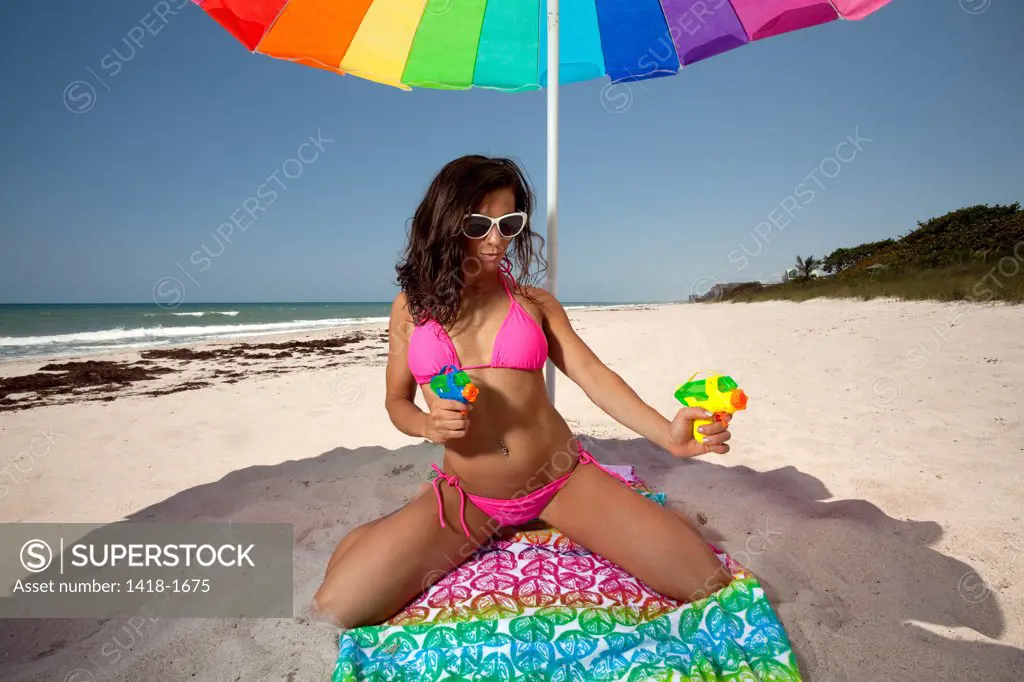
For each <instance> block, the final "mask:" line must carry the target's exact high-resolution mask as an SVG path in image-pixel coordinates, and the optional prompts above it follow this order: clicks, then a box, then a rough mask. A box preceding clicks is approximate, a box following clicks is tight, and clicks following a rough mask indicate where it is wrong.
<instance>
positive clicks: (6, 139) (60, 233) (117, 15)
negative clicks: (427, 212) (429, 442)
mask: <svg viewBox="0 0 1024 682" xmlns="http://www.w3.org/2000/svg"><path fill="white" fill-rule="evenodd" d="M169 2H170V5H171V6H179V5H181V4H182V0H169ZM155 4H156V3H155V2H154V3H146V4H139V3H129V2H127V1H126V0H113V1H112V2H87V3H77V2H76V3H59V5H60V7H58V6H57V4H54V3H20V4H11V3H4V5H3V6H2V9H0V73H2V79H3V84H4V86H5V88H4V90H5V92H4V95H5V96H4V103H3V105H2V107H0V302H3V303H20V302H40V303H42V302H136V301H137V302H145V301H151V300H152V297H153V292H154V287H155V286H157V287H159V286H166V283H167V282H170V281H171V280H168V279H165V278H171V277H173V278H176V279H178V280H180V281H181V283H182V285H183V287H184V290H185V291H184V296H185V301H187V302H210V301H231V302H236V301H310V300H315V301H382V300H390V298H391V297H393V296H394V294H395V293H396V291H397V288H396V287H395V284H394V279H395V277H394V264H395V261H396V258H397V257H398V254H399V253H400V251H401V249H402V246H403V242H404V237H405V229H406V221H407V220H408V218H409V217H410V216H411V215H412V213H413V211H414V209H415V206H416V204H417V202H418V200H419V199H420V197H421V195H422V192H423V191H424V189H425V188H426V186H427V184H428V183H429V181H430V179H431V177H432V175H433V173H435V172H436V171H437V170H438V169H439V168H440V167H441V166H442V165H443V164H444V163H445V162H447V161H448V160H450V159H452V158H454V157H456V156H459V155H462V154H465V153H483V154H493V155H505V156H511V157H513V158H516V159H517V160H519V161H520V162H521V163H522V164H523V165H524V167H525V169H526V171H527V173H528V175H529V176H530V178H531V180H532V182H533V184H534V187H535V189H536V190H537V195H538V211H537V213H536V214H535V216H534V219H535V225H536V226H537V228H538V229H539V230H541V231H543V229H544V210H545V208H544V207H545V202H546V196H545V194H546V192H545V189H546V184H547V180H546V164H545V145H546V140H545V133H546V128H545V125H546V124H545V116H546V102H545V95H544V93H543V92H537V93H519V94H503V93H495V92H489V91H481V90H475V91H471V92H432V91H416V92H412V93H409V92H402V91H399V90H395V89H392V88H388V87H385V86H381V85H377V84H374V83H369V82H365V81H362V80H359V79H356V78H352V77H338V76H334V75H332V74H329V73H327V72H322V71H320V70H317V69H311V68H306V67H302V66H298V65H294V64H290V63H287V62H284V61H279V60H274V59H271V58H269V57H265V56H262V55H252V54H250V53H248V52H247V51H246V50H245V49H244V47H242V45H241V44H240V43H237V42H236V41H235V40H234V39H233V38H232V37H231V36H230V35H229V34H227V33H226V32H225V31H224V30H223V29H221V28H220V27H219V26H218V25H217V24H216V23H215V22H214V21H213V20H212V19H210V18H209V17H208V16H207V15H205V14H204V13H203V12H202V11H200V10H199V9H198V8H196V7H194V6H192V5H191V4H188V5H187V6H185V7H184V9H182V10H181V11H180V12H179V13H178V14H176V15H174V16H168V17H167V23H166V24H162V25H160V24H157V25H155V26H153V30H158V32H157V34H156V35H149V34H148V33H147V34H146V35H145V37H144V38H143V39H142V40H141V42H142V47H141V48H136V49H135V51H134V54H132V53H131V52H130V51H129V49H128V47H126V43H125V42H123V40H124V38H125V36H127V35H129V34H130V33H131V32H132V30H133V29H134V28H135V27H138V26H140V22H141V20H142V19H143V17H144V16H145V15H146V14H147V13H148V12H149V11H150V10H151V9H152V5H155ZM979 9H983V10H984V11H981V12H980V13H971V12H969V11H966V10H975V11H977V10H979ZM150 16H152V15H150ZM1022 20H1024V5H1021V3H1019V2H1015V1H1014V0H959V1H958V0H894V1H893V2H892V3H891V4H890V5H889V6H888V7H886V8H884V9H882V10H881V11H880V12H878V13H877V14H875V15H873V16H871V17H868V18H867V19H866V20H864V21H861V22H834V23H832V24H829V25H825V26H821V27H818V28H814V29H809V30H805V31H800V32H796V33H790V34H787V35H784V36H780V37H776V38H771V39H769V40H766V41H762V42H759V43H753V44H750V45H747V46H745V47H743V48H741V49H739V50H734V51H732V52H730V53H727V54H724V55H720V56H718V57H715V58H713V59H711V60H707V61H704V62H701V63H699V64H696V65H694V66H692V67H688V68H686V69H684V70H683V72H682V73H681V74H679V75H678V76H676V77H672V78H662V79H656V80H654V81H648V82H645V83H635V84H631V85H629V86H628V88H627V86H615V87H613V88H608V87H606V85H605V82H604V81H593V82H590V83H581V84H574V85H570V86H566V87H564V88H563V90H562V96H561V108H562V120H561V151H560V154H561V170H560V175H559V177H560V207H559V214H560V220H559V225H560V228H559V248H560V260H559V291H558V293H559V296H560V298H562V299H563V300H566V301H638V300H678V299H685V298H686V297H687V296H688V295H689V293H690V292H691V290H693V289H694V288H698V289H702V288H704V287H706V286H708V285H709V284H712V283H714V282H715V281H742V280H753V279H772V278H775V277H777V276H778V275H779V274H780V273H781V272H782V271H783V270H784V269H785V268H786V267H787V266H789V265H790V264H791V263H792V262H793V260H794V257H795V255H796V254H797V253H800V254H803V255H808V254H815V255H818V256H823V255H825V254H827V253H828V252H830V251H831V250H833V249H835V248H837V247H840V246H850V245H854V244H857V243H860V242H863V241H867V240H874V239H880V238H885V237H890V236H898V235H900V234H903V233H905V232H906V231H908V230H910V229H912V228H913V227H915V225H916V222H917V221H918V220H925V219H928V218H930V217H933V216H936V215H940V214H942V213H945V212H947V211H949V210H953V209H956V208H960V207H962V206H965V205H971V204H977V203H1012V202H1014V201H1018V200H1022V199H1024V164H1021V163H1020V159H1021V154H1022V151H1024V126H1022V125H1021V124H1020V121H1021V111H1024V69H1021V64H1022V61H1021V58H1022V54H1021V49H1020V33H1019V31H1020V26H1021V25H1022V23H1024V22H1022ZM136 30H137V29H136ZM115 48H117V49H118V50H119V55H120V57H127V58H126V59H121V58H119V57H118V55H115V53H114V52H113V50H114V49H115ZM90 88H91V90H90ZM73 109H87V111H84V113H75V112H73V111H72V110H73ZM311 137H312V138H313V140H318V139H320V141H319V147H318V146H316V145H313V144H312V143H311V142H310V138H311ZM851 140H853V141H857V142H856V145H854V144H852V143H851ZM844 141H846V143H845V144H843V143H844ZM304 143H306V145H305V146H304V147H303V146H302V145H303V144H304ZM299 156H301V157H302V159H304V161H295V160H294V159H296V158H299ZM289 159H292V161H289ZM275 173H276V175H274V174H275ZM289 176H290V177H289ZM272 190H273V191H275V192H276V195H274V196H273V200H272V201H271V195H270V192H271V191H272ZM257 196H260V197H261V199H260V201H262V206H263V207H265V208H266V210H265V211H263V212H262V213H258V217H257V219H256V220H255V221H252V219H251V218H248V217H247V216H248V214H246V212H245V206H246V201H252V200H251V199H250V198H251V197H257ZM250 205H251V204H250ZM233 214H234V215H235V217H236V221H237V223H238V226H237V227H236V228H235V229H234V230H233V233H232V234H231V236H230V239H231V243H230V244H227V245H226V247H224V248H223V249H222V248H221V246H220V245H218V243H217V242H216V241H215V239H214V235H215V234H216V230H217V229H218V227H219V226H220V225H222V224H223V223H227V222H230V220H231V216H232V215H233ZM242 225H244V226H245V229H244V231H243V230H242V229H241V226H242ZM221 230H222V231H226V228H221ZM204 246H205V247H206V248H207V249H209V250H210V252H211V253H213V254H219V255H217V257H216V258H209V257H208V256H206V254H205V253H204V252H203V251H202V249H203V247H204ZM197 252H198V254H197ZM194 254H197V255H194ZM204 258H205V259H206V260H204ZM160 282H163V283H164V284H159V283H160Z"/></svg>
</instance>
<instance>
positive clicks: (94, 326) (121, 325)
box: [0, 303, 391, 359]
mask: <svg viewBox="0 0 1024 682" xmlns="http://www.w3.org/2000/svg"><path fill="white" fill-rule="evenodd" d="M390 308H391V304H390V303H192V304H182V305H180V306H178V307H177V308H174V309H168V308H160V307H159V306H156V305H154V304H152V303H125V304H116V305H106V304H95V305H93V304H78V305H0V359H12V358H24V357H33V356H41V355H77V354H82V353H93V352H102V351H110V350H124V349H132V348H151V347H157V346H165V345H172V344H173V345H178V344H190V343H196V342H200V341H210V340H215V339H231V338H238V337H242V336H264V335H269V334H282V333H289V332H308V331H317V330H323V329H331V328H335V327H345V326H352V325H358V324H367V323H375V322H387V320H388V315H389V313H390Z"/></svg>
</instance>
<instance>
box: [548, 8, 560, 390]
mask: <svg viewBox="0 0 1024 682" xmlns="http://www.w3.org/2000/svg"><path fill="white" fill-rule="evenodd" d="M558 82H559V77H558V0H548V92H547V95H548V231H547V250H548V253H547V261H548V270H547V290H548V292H549V293H550V294H551V295H552V296H557V295H558V285H557V278H558ZM546 370H547V377H546V379H547V388H548V397H549V398H550V400H551V402H552V403H554V402H555V373H556V371H557V370H556V368H555V365H554V363H553V362H551V360H548V361H547V367H546Z"/></svg>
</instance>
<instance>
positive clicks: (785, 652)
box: [332, 467, 801, 682]
mask: <svg viewBox="0 0 1024 682" xmlns="http://www.w3.org/2000/svg"><path fill="white" fill-rule="evenodd" d="M612 469H613V470H615V471H616V473H621V474H624V475H625V476H626V478H627V480H629V481H630V484H631V486H632V487H633V488H634V489H635V490H636V491H637V492H638V493H640V494H643V495H645V496H647V497H650V498H651V499H654V500H655V501H656V502H658V503H659V504H664V502H665V499H664V494H662V493H655V492H653V491H651V490H650V489H648V488H647V486H646V485H645V484H644V482H643V481H642V480H640V479H639V478H638V477H637V476H636V474H635V472H634V471H633V469H632V467H612ZM712 547H713V548H714V549H715V553H716V554H717V555H718V558H719V559H720V560H721V561H722V563H723V565H725V566H727V567H728V568H729V571H730V572H731V573H732V575H733V581H732V582H731V583H730V584H729V585H728V586H726V587H724V588H722V589H721V590H719V591H718V592H715V593H713V594H711V595H710V596H708V597H706V598H704V599H701V600H699V601H694V602H689V603H682V602H677V601H674V600H672V599H668V598H667V597H665V596H663V595H661V594H658V593H657V592H654V591H653V590H651V589H650V588H648V587H647V586H646V585H644V584H643V583H641V582H640V581H638V580H637V579H636V578H634V577H632V576H631V575H629V574H628V573H626V572H625V571H623V570H622V569H620V568H619V567H617V566H616V565H615V564H613V563H611V562H609V561H607V560H605V559H603V558H602V557H600V556H598V555H596V554H593V553H591V552H588V551H587V550H585V549H583V548H582V547H580V546H578V545H576V544H574V543H573V542H572V541H571V540H570V539H569V538H568V537H566V536H564V535H562V534H561V533H559V532H558V531H557V530H540V531H523V532H519V533H517V534H516V535H514V536H512V537H511V538H508V539H505V540H498V541H494V542H492V543H491V544H489V545H487V546H485V547H482V548H480V549H479V550H478V551H477V552H476V553H475V554H473V556H471V557H470V559H469V560H468V561H467V562H466V563H464V564H463V565H462V566H460V567H459V568H458V569H456V570H454V571H453V572H451V573H449V574H448V575H447V576H446V577H445V578H443V579H442V580H440V581H439V582H437V583H435V584H434V585H432V586H431V587H430V588H429V589H428V590H427V591H426V592H425V593H424V594H422V595H420V597H418V598H417V599H415V600H414V601H413V602H412V603H410V604H409V605H408V606H406V608H405V609H404V610H403V611H402V612H401V613H399V614H397V615H395V616H394V617H393V618H392V619H391V620H389V621H388V622H387V623H385V624H383V625H376V626H368V627H362V628H356V629H354V630H349V631H347V632H345V633H344V634H342V636H341V641H340V645H341V646H340V654H339V656H338V663H337V666H336V667H335V670H334V675H333V677H332V682H350V681H355V680H388V681H392V680H408V681H410V682H413V681H418V680H537V681H540V680H554V681H556V682H563V681H564V682H591V681H602V682H603V681H605V680H607V681H609V682H611V681H613V680H626V681H628V682H639V681H640V680H686V681H688V682H725V681H729V682H733V681H736V682H790V681H793V682H799V680H800V679H801V678H800V673H799V670H798V669H797V665H796V659H795V658H794V656H793V651H792V648H791V646H790V643H789V639H788V637H787V636H786V633H785V631H784V630H783V628H782V625H781V624H780V623H779V620H778V618H777V617H776V615H775V612H774V611H773V610H772V607H771V605H770V604H769V603H768V600H767V599H766V597H765V594H764V590H763V589H762V588H761V585H760V584H759V583H758V581H757V579H756V578H755V577H754V576H753V575H752V574H751V573H750V572H749V571H748V570H747V569H746V568H744V567H743V566H741V565H739V564H737V563H736V562H735V561H733V560H732V558H731V557H729V556H728V555H726V554H725V553H724V552H722V551H721V550H719V549H718V548H715V547H714V546H713V545H712Z"/></svg>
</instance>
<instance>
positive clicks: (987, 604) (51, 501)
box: [0, 301, 1024, 682]
mask: <svg viewBox="0 0 1024 682" xmlns="http://www.w3.org/2000/svg"><path fill="white" fill-rule="evenodd" d="M571 317H572V319H573V320H574V323H575V324H576V326H577V329H578V330H579V331H580V333H581V335H582V336H583V337H584V339H585V340H586V341H587V342H588V343H589V344H590V345H591V346H592V347H593V348H594V349H595V351H596V352H597V353H598V355H599V356H601V357H602V358H603V359H605V360H606V361H607V362H608V363H609V364H610V365H611V367H612V368H613V369H614V370H615V371H617V372H618V373H619V374H620V375H622V376H623V378H624V379H626V381H627V382H629V383H630V384H631V385H632V386H633V387H634V388H636V390H637V391H638V393H639V394H640V395H641V396H643V397H644V398H645V399H647V400H648V401H649V402H651V403H652V404H653V405H654V406H655V407H656V408H657V409H659V410H660V411H661V412H662V413H663V414H666V415H668V414H671V413H672V412H673V411H674V410H675V409H677V408H678V404H677V403H676V402H675V400H674V398H673V397H672V391H673V390H674V389H675V387H676V386H677V385H678V384H679V383H681V382H682V381H683V380H685V379H686V378H687V377H689V375H690V374H692V373H693V372H694V371H696V370H698V369H705V368H706V369H709V370H715V371H719V372H723V373H729V374H732V375H733V376H734V377H735V378H736V379H737V380H738V381H739V382H740V384H741V386H742V387H743V388H744V390H745V391H747V393H748V394H749V395H750V396H751V400H750V406H749V409H748V410H747V411H746V412H744V413H741V414H739V415H738V416H737V417H736V420H735V421H734V434H735V436H734V441H733V444H734V449H733V452H732V453H730V454H728V455H724V456H707V457H703V458H700V459H692V460H687V461H679V460H674V459H673V458H671V457H670V456H668V455H667V454H666V453H664V452H662V451H660V450H659V449H658V448H656V447H654V446H652V445H650V444H649V443H647V442H646V441H643V440H642V439H638V438H637V437H636V436H635V435H634V434H631V433H629V432H628V431H626V430H625V429H623V428H622V427H621V426H619V425H618V424H616V423H615V422H614V421H612V420H611V419H610V418H608V417H607V416H606V415H604V414H603V413H601V412H600V411H599V410H598V409H597V408H596V407H594V406H593V405H592V404H590V403H589V401H587V399H586V397H585V396H584V395H583V394H582V392H581V391H580V390H579V389H578V388H576V387H575V386H573V385H572V384H570V383H569V382H568V381H566V380H565V379H564V377H560V378H559V384H558V394H557V403H558V406H559V408H560V409H561V410H562V412H563V414H564V415H565V416H566V418H567V419H569V420H570V423H571V425H572V426H573V427H574V429H576V430H577V432H578V433H579V434H581V436H582V437H583V438H584V443H585V444H586V445H587V446H588V447H589V448H590V449H591V451H592V452H593V453H594V454H595V456H596V457H597V458H598V459H599V460H601V461H602V462H605V463H614V464H632V465H634V466H635V467H636V469H637V471H638V473H639V474H640V475H641V476H642V477H643V478H644V479H645V480H646V481H647V483H648V484H649V485H650V486H651V487H653V488H655V489H657V490H660V491H663V492H665V493H667V495H668V501H669V504H670V505H671V506H672V507H673V508H675V509H677V510H679V511H681V512H682V513H684V514H686V516H687V517H688V518H690V519H692V520H694V522H695V523H697V524H699V525H701V529H702V531H703V532H704V533H705V535H706V537H707V539H708V540H709V541H712V542H714V543H716V544H718V545H719V546H720V547H722V548H723V549H725V550H727V551H729V552H730V553H732V554H733V555H734V556H735V557H736V558H737V560H739V561H741V562H743V563H745V564H746V565H747V566H749V567H750V568H751V569H752V570H753V571H754V572H755V573H756V574H757V575H758V577H759V578H760V579H761V581H762V583H763V584H764V585H765V588H766V590H767V592H768V595H769V597H770V599H771V601H772V604H773V605H774V606H775V608H776V610H777V612H778V613H779V616H780V618H781V619H782V622H783V624H784V625H785V626H786V628H787V631H788V633H789V635H790V637H791V639H792V641H793V645H794V649H795V651H796V653H797V657H798V661H799V663H800V665H801V668H802V671H803V673H804V676H805V678H806V679H808V680H822V681H827V682H831V681H833V680H851V681H852V680H876V679H877V680H881V679H900V680H922V681H923V680H964V679H984V680H1007V681H1010V680H1019V679H1022V678H1024V673H1022V670H1024V651H1022V647H1024V588H1022V587H1021V582H1020V581H1021V570H1022V566H1024V533H1022V524H1021V515H1022V513H1024V512H1022V508H1021V505H1020V490H1022V489H1024V485H1022V484H1024V463H1022V462H1024V428H1022V421H1021V412H1020V410H1021V408H1020V405H1021V404H1022V403H1024V341H1022V339H1024V334H1021V331H1022V330H1024V324H1022V322H1021V313H1020V309H1019V308H1012V307H1002V306H977V305H971V306H968V305H953V304H949V305H944V304H934V303H900V302H895V301H874V302H870V303H861V302H847V301H812V302H808V303H803V304H789V303H762V304H751V305H735V304H729V305H714V306H692V305H666V306H659V307H655V308H653V309H647V310H619V311H573V312H572V315H571ZM377 352H378V351H377V350H370V351H368V354H367V355H366V357H365V359H363V360H358V361H356V360H354V361H353V362H352V363H351V364H347V365H343V366H334V367H329V368H324V369H309V368H295V369H294V370H293V371H290V372H286V373H282V374H273V375H268V376H260V377H255V378H248V379H244V380H241V381H239V382H237V383H233V384H230V385H220V386H213V387H208V388H201V389H197V390H191V391H186V392H182V393H172V394H169V395H162V396H158V397H152V396H149V397H144V396H130V397H124V398H119V399H117V400H114V401H112V402H106V403H104V402H90V403H81V404H61V405H53V406H49V407H37V408H33V409H29V410H21V411H16V412H4V413H0V435H2V446H0V465H2V464H7V463H8V462H12V461H14V460H15V459H16V458H19V457H20V459H19V460H18V461H19V465H20V468H18V469H12V470H11V471H14V472H15V473H16V475H17V482H16V483H15V482H14V481H10V480H5V481H4V482H5V485H6V486H7V491H6V495H5V497H4V499H2V500H0V521H6V522H10V521H21V522H28V521H63V522H103V523H110V522H116V521H119V520H121V519H128V520H138V521H146V522H172V521H173V522H181V521H195V522H214V521H216V522H227V521H229V520H230V521H231V522H233V523H246V522H286V523H292V524H293V525H294V538H295V546H294V552H293V558H294V615H295V617H294V618H292V619H247V620H242V621H239V620H214V619H183V620H175V619H161V620H158V621H155V622H147V623H144V624H143V625H141V626H140V627H136V628H134V629H133V628H131V627H129V626H128V624H127V619H113V620H108V621H106V622H99V621H94V620H38V621H29V620H20V621H11V620H8V621H4V622H2V623H0V642H3V646H2V660H0V678H2V679H4V680H7V679H12V680H68V681H69V682H85V681H88V680H103V679H126V680H149V679H163V680H217V681H219V680H246V681H248V680H294V681H298V680H325V679H328V678H329V676H330V673H331V671H332V670H333V665H334V660H335V657H336V654H337V641H336V640H337V631H336V630H335V629H333V628H331V627H330V626H328V625H327V624H325V623H322V622H319V621H317V620H315V619H311V618H309V617H308V615H307V613H306V604H307V603H308V601H309V599H310V597H311V596H312V594H313V592H314V591H315V589H316V587H317V586H318V585H319V582H320V579H321V577H322V574H323V569H324V566H325V563H326V560H327V558H328V556H329V555H330V553H331V551H332V550H333V548H334V546H335V544H336V543H337V542H338V541H339V540H340V539H341V538H342V537H343V536H344V534H345V533H346V532H347V531H348V530H350V529H351V528H354V527H355V526H357V525H359V524H361V523H363V522H365V521H368V520H371V519H373V518H376V517H377V516H379V515H381V514H383V513H387V512H390V511H392V510H394V509H396V508H397V507H399V506H400V505H402V504H403V503H404V502H405V501H407V500H408V499H410V498H411V497H412V496H413V495H414V494H415V493H416V491H417V488H418V487H419V485H420V484H421V483H422V482H423V481H425V480H427V472H428V470H429V465H430V463H431V462H434V461H438V458H439V457H440V454H441V449H440V448H438V447H436V446H433V445H430V444H428V443H423V442H422V441H420V440H419V439H412V438H408V437H406V436H404V435H402V434H400V433H398V432H397V431H396V430H395V429H394V428H393V427H392V426H391V425H390V423H389V422H388V420H387V415H386V413H385V412H384V410H383V407H382V405H383V388H384V387H383V380H382V367H381V364H380V363H381V360H380V359H379V357H378V356H377V355H376V353H377ZM31 364H32V363H28V365H24V364H19V365H18V366H17V367H15V366H14V365H10V366H8V367H3V366H0V372H3V373H5V374H9V373H10V372H11V371H14V370H12V369H11V368H12V367H15V369H16V370H17V371H32V367H31ZM40 434H45V435H47V436H49V437H48V438H42V437H41V436H40ZM40 438H42V439H40ZM33 439H35V441H33ZM33 442H35V443H36V446H35V447H36V449H34V450H33V449H32V446H31V445H30V444H31V443H33ZM43 443H48V444H49V446H48V447H47V448H46V450H45V451H43V450H41V449H40V448H42V447H43ZM44 452H45V454H44ZM26 453H28V454H27V455H26ZM33 453H34V454H33ZM26 456H27V458H28V459H26ZM9 466H10V465H9ZM115 654H116V660H115Z"/></svg>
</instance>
